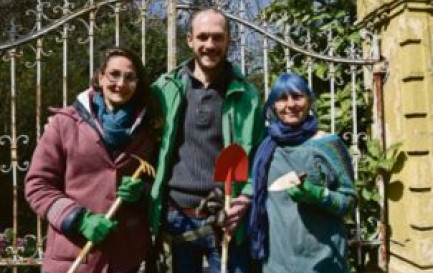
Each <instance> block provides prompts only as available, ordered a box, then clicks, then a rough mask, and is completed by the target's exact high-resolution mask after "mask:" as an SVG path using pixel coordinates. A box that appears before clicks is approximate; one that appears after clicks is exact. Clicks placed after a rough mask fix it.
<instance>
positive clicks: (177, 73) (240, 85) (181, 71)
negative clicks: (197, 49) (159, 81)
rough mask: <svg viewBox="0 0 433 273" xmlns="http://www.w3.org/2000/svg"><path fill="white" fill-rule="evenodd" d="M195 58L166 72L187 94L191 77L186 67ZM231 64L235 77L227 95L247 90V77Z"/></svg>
mask: <svg viewBox="0 0 433 273" xmlns="http://www.w3.org/2000/svg"><path fill="white" fill-rule="evenodd" d="M193 60H194V59H189V60H186V61H185V62H183V63H181V64H180V65H178V66H177V67H176V68H174V69H173V70H172V71H171V72H168V73H167V74H165V78H166V79H168V80H171V81H172V82H173V83H174V84H176V85H177V86H178V88H179V90H180V91H182V93H183V94H185V92H186V86H187V83H188V80H187V78H188V77H189V75H188V72H187V71H186V69H185V67H186V66H187V64H188V63H189V62H192V61H193ZM230 64H231V67H232V75H233V79H232V81H231V82H230V84H229V86H228V90H227V92H226V97H227V96H229V95H231V94H233V93H237V92H245V88H244V85H245V84H246V82H247V80H246V77H245V76H244V75H243V74H242V72H241V70H240V68H239V67H238V66H236V65H234V64H232V63H230Z"/></svg>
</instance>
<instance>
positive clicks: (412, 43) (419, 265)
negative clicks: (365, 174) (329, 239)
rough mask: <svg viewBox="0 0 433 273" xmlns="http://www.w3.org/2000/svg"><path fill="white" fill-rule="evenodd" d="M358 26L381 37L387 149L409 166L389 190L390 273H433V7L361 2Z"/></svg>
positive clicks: (388, 0) (399, 0)
mask: <svg viewBox="0 0 433 273" xmlns="http://www.w3.org/2000/svg"><path fill="white" fill-rule="evenodd" d="M357 7H358V18H359V24H360V25H361V26H363V27H371V28H372V29H373V30H374V32H375V33H377V34H379V35H380V39H381V41H380V42H381V46H380V49H381V55H382V56H383V57H384V59H385V60H387V61H388V62H389V68H388V74H387V76H386V79H385V83H384V86H383V99H384V124H385V143H386V144H387V145H388V146H389V145H390V144H393V143H396V142H402V143H403V146H402V151H403V153H404V155H405V160H404V162H403V163H402V164H401V166H400V167H401V168H399V170H398V171H397V172H396V173H394V174H393V175H392V177H391V180H390V182H389V184H388V185H387V192H388V200H387V201H388V207H389V214H388V217H389V248H390V249H389V251H390V253H389V272H391V273H412V272H414V273H415V272H417V273H418V272H423V273H426V272H433V191H432V185H433V181H432V177H433V160H432V157H433V77H432V69H433V55H432V50H433V15H432V14H433V13H432V11H433V1H430V0H417V1H415V0H412V1H411V0H357Z"/></svg>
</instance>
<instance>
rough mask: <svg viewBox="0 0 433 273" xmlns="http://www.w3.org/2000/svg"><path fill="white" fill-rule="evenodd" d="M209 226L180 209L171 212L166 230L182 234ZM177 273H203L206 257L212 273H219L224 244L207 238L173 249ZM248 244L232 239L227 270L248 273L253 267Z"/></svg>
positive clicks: (171, 233) (212, 237) (170, 232)
mask: <svg viewBox="0 0 433 273" xmlns="http://www.w3.org/2000/svg"><path fill="white" fill-rule="evenodd" d="M204 225H205V219H203V218H195V217H192V216H189V215H185V214H183V213H182V212H179V211H177V210H169V212H168V214H167V218H166V223H165V225H164V226H165V227H164V230H165V232H167V233H168V234H170V235H172V236H173V235H179V234H182V233H184V232H186V231H189V230H195V229H198V228H200V227H202V226H204ZM172 254H173V269H174V273H202V272H203V257H204V256H206V258H207V261H208V264H209V267H210V270H211V271H210V272H212V273H219V272H220V267H221V245H220V242H217V241H216V238H215V235H214V234H211V235H206V236H204V237H201V238H198V239H197V240H195V241H190V242H182V243H176V244H173V246H172ZM249 262H250V259H249V251H248V243H247V242H243V243H242V244H240V245H237V244H236V242H235V240H232V241H231V242H230V245H229V258H228V265H227V271H228V272H229V273H247V272H250V271H249V270H248V267H249Z"/></svg>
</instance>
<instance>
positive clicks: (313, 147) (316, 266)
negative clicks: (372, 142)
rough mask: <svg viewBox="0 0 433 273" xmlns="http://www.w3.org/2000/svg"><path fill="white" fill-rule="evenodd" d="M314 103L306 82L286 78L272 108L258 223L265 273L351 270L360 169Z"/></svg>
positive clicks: (257, 181)
mask: <svg viewBox="0 0 433 273" xmlns="http://www.w3.org/2000/svg"><path fill="white" fill-rule="evenodd" d="M313 102H314V94H313V92H312V91H311V89H310V88H309V87H308V85H307V83H306V81H305V80H304V79H303V78H301V77H300V76H298V75H294V74H282V75H281V76H280V77H279V78H278V79H277V80H276V82H275V84H274V86H273V87H272V90H271V93H270V95H269V98H268V100H267V102H266V104H265V108H264V113H265V117H266V119H267V121H268V122H269V126H268V135H267V137H266V138H265V139H264V140H263V142H262V144H261V145H260V147H259V149H258V151H257V154H256V157H255V160H254V165H253V178H254V182H253V183H254V184H253V187H254V192H253V200H252V210H251V218H250V233H251V236H252V254H253V256H254V258H256V259H258V260H260V261H261V264H262V271H263V273H270V272H275V273H277V272H278V273H279V272H292V273H313V272H318V273H325V272H329V273H339V272H348V271H349V270H348V266H347V262H346V248H347V240H346V231H345V227H344V222H343V216H344V215H346V214H347V213H349V212H350V211H351V208H353V206H354V203H355V201H356V191H355V188H354V183H353V168H352V164H351V159H350V157H349V154H348V151H347V149H346V147H345V145H344V144H343V142H342V141H341V139H340V138H339V137H338V136H336V135H334V134H328V133H325V132H323V131H319V130H318V128H317V118H316V117H315V116H314V113H313V111H312V105H313Z"/></svg>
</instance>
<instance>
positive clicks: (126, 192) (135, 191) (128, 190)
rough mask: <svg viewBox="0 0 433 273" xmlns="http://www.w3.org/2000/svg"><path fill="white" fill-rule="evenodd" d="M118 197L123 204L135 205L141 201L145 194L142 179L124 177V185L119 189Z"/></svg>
mask: <svg viewBox="0 0 433 273" xmlns="http://www.w3.org/2000/svg"><path fill="white" fill-rule="evenodd" d="M116 193H117V196H118V197H120V198H121V199H122V201H123V202H126V203H133V202H136V201H138V199H140V197H141V195H142V194H143V181H142V180H141V179H140V178H132V177H131V176H123V177H122V183H121V184H120V186H119V188H118V189H117V192H116Z"/></svg>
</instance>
